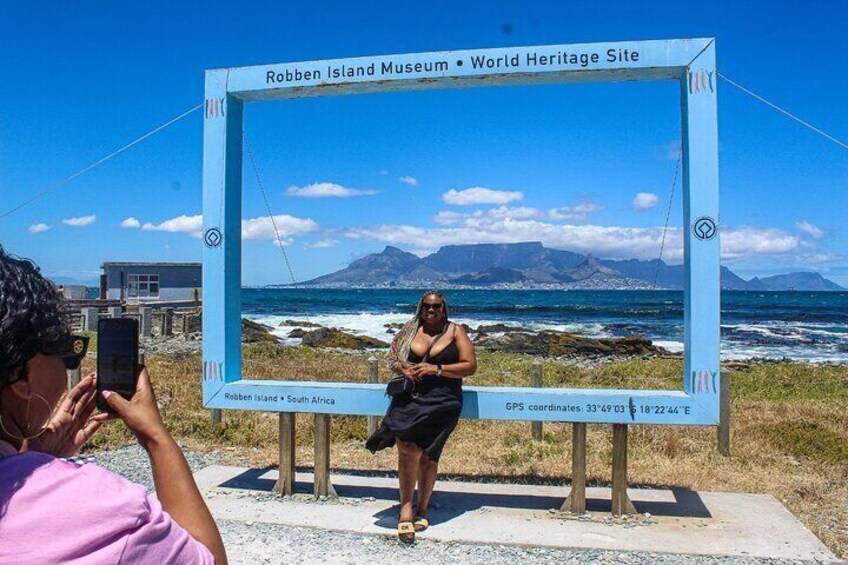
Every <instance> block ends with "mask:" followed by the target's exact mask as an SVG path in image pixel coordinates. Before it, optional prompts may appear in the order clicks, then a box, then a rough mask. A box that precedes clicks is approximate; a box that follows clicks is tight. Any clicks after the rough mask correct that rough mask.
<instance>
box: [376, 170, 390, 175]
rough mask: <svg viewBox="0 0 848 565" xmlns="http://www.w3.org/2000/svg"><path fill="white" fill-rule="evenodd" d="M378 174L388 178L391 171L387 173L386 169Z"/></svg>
mask: <svg viewBox="0 0 848 565" xmlns="http://www.w3.org/2000/svg"><path fill="white" fill-rule="evenodd" d="M377 174H378V175H380V176H386V175H387V174H389V171H387V170H386V169H382V170H380V171H379V172H378V173H377Z"/></svg>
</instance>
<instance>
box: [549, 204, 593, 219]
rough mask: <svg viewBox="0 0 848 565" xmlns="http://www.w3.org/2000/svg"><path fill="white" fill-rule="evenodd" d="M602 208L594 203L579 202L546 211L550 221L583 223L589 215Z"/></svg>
mask: <svg viewBox="0 0 848 565" xmlns="http://www.w3.org/2000/svg"><path fill="white" fill-rule="evenodd" d="M603 209H604V207H603V206H601V205H600V204H595V203H594V202H581V203H580V204H576V205H574V206H565V207H563V208H551V209H550V210H548V217H549V218H551V219H552V220H576V221H585V220H587V219H588V218H589V214H592V213H594V212H599V211H601V210H603Z"/></svg>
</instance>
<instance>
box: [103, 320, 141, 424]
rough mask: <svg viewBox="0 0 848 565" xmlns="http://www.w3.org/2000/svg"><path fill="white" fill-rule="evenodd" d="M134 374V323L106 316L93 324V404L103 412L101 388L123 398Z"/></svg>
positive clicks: (131, 390)
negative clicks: (94, 373) (95, 364)
mask: <svg viewBox="0 0 848 565" xmlns="http://www.w3.org/2000/svg"><path fill="white" fill-rule="evenodd" d="M137 376H138V322H137V321H136V320H134V319H132V318H107V319H103V320H100V321H99V323H98V324H97V405H98V408H100V409H101V410H104V411H107V408H108V405H107V404H106V403H105V402H104V401H103V397H102V395H101V394H100V393H101V391H104V390H111V391H114V392H117V393H118V394H120V395H121V396H123V397H124V398H126V399H127V400H129V399H130V398H132V395H133V393H135V387H136V378H137Z"/></svg>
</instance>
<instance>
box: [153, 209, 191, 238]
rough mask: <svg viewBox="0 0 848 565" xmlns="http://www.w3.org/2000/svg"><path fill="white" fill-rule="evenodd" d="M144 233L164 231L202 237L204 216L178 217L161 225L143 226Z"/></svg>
mask: <svg viewBox="0 0 848 565" xmlns="http://www.w3.org/2000/svg"><path fill="white" fill-rule="evenodd" d="M141 229H142V230H144V231H164V232H169V233H187V234H190V235H192V236H194V237H200V232H201V231H203V215H202V214H197V215H196V216H185V215H183V216H177V217H176V218H171V219H170V220H165V221H164V222H161V223H159V224H153V223H151V222H147V223H145V224H144V225H143V226H141Z"/></svg>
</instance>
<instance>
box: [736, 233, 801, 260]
mask: <svg viewBox="0 0 848 565" xmlns="http://www.w3.org/2000/svg"><path fill="white" fill-rule="evenodd" d="M720 237H721V256H722V258H723V259H740V258H745V257H755V256H757V255H781V254H784V253H788V252H790V251H794V250H795V249H798V247H799V240H798V238H797V237H795V236H794V235H789V234H788V233H786V232H783V231H781V230H778V229H774V228H750V227H741V228H736V229H727V230H722V232H721V236H720Z"/></svg>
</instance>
